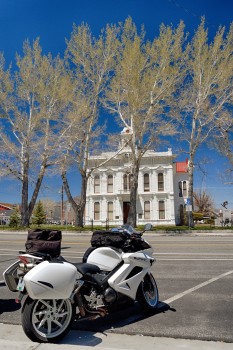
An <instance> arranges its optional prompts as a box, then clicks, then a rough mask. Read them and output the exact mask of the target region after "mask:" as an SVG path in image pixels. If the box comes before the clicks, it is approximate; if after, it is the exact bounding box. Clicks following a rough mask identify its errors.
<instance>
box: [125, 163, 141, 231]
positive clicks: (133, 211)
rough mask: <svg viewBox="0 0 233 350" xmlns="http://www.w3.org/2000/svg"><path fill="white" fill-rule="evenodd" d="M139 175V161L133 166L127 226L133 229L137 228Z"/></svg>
mask: <svg viewBox="0 0 233 350" xmlns="http://www.w3.org/2000/svg"><path fill="white" fill-rule="evenodd" d="M138 173H139V162H138V160H137V161H136V162H135V164H134V165H133V171H132V174H131V178H130V208H129V215H128V219H127V224H129V225H131V226H133V227H136V226H137V194H138Z"/></svg>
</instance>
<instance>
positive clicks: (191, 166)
mask: <svg viewBox="0 0 233 350" xmlns="http://www.w3.org/2000/svg"><path fill="white" fill-rule="evenodd" d="M193 170H194V164H193V155H192V153H190V160H189V166H188V176H189V189H188V198H189V200H190V205H191V206H192V210H193ZM187 222H188V224H189V226H190V227H194V220H193V213H192V211H191V212H187Z"/></svg>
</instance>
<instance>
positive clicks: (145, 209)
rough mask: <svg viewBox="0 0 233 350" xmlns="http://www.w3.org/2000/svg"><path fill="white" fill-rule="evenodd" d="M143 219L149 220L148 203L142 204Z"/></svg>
mask: <svg viewBox="0 0 233 350" xmlns="http://www.w3.org/2000/svg"><path fill="white" fill-rule="evenodd" d="M144 219H147V220H150V202H149V201H146V202H144Z"/></svg>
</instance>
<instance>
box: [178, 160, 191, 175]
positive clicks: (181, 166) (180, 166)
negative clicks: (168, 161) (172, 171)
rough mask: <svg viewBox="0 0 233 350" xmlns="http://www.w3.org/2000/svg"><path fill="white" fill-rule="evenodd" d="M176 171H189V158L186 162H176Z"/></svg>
mask: <svg viewBox="0 0 233 350" xmlns="http://www.w3.org/2000/svg"><path fill="white" fill-rule="evenodd" d="M176 172H177V173H187V172H188V159H186V161H185V162H176Z"/></svg>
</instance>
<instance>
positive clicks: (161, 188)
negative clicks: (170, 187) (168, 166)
mask: <svg viewBox="0 0 233 350" xmlns="http://www.w3.org/2000/svg"><path fill="white" fill-rule="evenodd" d="M158 191H159V192H162V191H164V176H163V173H159V174H158Z"/></svg>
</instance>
